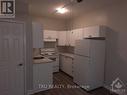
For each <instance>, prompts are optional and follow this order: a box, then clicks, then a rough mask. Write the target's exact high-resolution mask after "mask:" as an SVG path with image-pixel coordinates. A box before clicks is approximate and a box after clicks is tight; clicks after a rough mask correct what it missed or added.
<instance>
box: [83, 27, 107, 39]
mask: <svg viewBox="0 0 127 95" xmlns="http://www.w3.org/2000/svg"><path fill="white" fill-rule="evenodd" d="M83 32H84V34H83V37H84V38H91V37H105V36H106V34H105V33H106V27H104V26H91V27H85V28H84V29H83Z"/></svg>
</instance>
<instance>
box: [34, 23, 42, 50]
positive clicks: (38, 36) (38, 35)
mask: <svg viewBox="0 0 127 95" xmlns="http://www.w3.org/2000/svg"><path fill="white" fill-rule="evenodd" d="M32 32H33V48H42V47H43V30H42V26H41V24H39V23H35V22H33V23H32Z"/></svg>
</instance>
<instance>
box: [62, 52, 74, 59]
mask: <svg viewBox="0 0 127 95" xmlns="http://www.w3.org/2000/svg"><path fill="white" fill-rule="evenodd" d="M60 54H61V55H64V56H67V57H71V58H74V54H72V53H60Z"/></svg>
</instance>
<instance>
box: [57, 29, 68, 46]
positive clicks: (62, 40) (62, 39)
mask: <svg viewBox="0 0 127 95" xmlns="http://www.w3.org/2000/svg"><path fill="white" fill-rule="evenodd" d="M58 45H59V46H67V45H68V41H67V31H59V32H58Z"/></svg>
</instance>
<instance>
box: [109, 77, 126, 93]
mask: <svg viewBox="0 0 127 95" xmlns="http://www.w3.org/2000/svg"><path fill="white" fill-rule="evenodd" d="M111 87H112V89H111V90H112V91H113V92H116V93H118V94H120V95H123V94H124V93H126V86H125V84H124V82H123V81H121V80H120V79H119V78H116V79H115V80H114V81H113V82H112V84H111Z"/></svg>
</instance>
